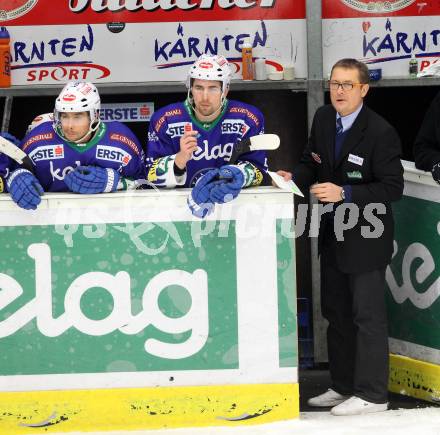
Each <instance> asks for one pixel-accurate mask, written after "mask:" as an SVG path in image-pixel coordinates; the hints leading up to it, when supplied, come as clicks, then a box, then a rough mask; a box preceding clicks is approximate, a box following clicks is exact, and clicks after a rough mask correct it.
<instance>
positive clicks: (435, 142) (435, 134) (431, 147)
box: [414, 92, 440, 184]
mask: <svg viewBox="0 0 440 435" xmlns="http://www.w3.org/2000/svg"><path fill="white" fill-rule="evenodd" d="M414 158H415V164H416V168H418V169H422V170H423V171H430V172H431V174H432V178H433V179H434V181H436V182H437V183H438V184H440V92H439V93H438V94H437V96H436V97H435V98H434V100H433V102H432V103H431V106H430V107H429V109H428V111H427V112H426V115H425V118H424V120H423V123H422V125H421V126H420V130H419V132H418V134H417V137H416V140H415V142H414Z"/></svg>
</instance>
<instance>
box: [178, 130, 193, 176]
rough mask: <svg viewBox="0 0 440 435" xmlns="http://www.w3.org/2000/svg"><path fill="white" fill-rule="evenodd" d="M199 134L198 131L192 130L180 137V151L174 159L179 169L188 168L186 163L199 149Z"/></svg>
mask: <svg viewBox="0 0 440 435" xmlns="http://www.w3.org/2000/svg"><path fill="white" fill-rule="evenodd" d="M197 134H198V132H197V131H195V130H190V131H186V132H185V134H184V135H183V136H182V137H181V138H180V151H179V152H178V153H177V154H176V158H175V160H174V163H175V164H176V165H177V167H178V168H179V169H185V168H186V164H187V163H188V161H189V160H191V159H192V156H193V153H194V151H196V150H197Z"/></svg>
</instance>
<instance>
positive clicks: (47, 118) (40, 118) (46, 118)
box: [26, 112, 53, 134]
mask: <svg viewBox="0 0 440 435" xmlns="http://www.w3.org/2000/svg"><path fill="white" fill-rule="evenodd" d="M43 122H52V123H53V113H52V112H49V113H42V114H41V115H37V116H36V117H35V118H34V119H33V120H32V122H31V123H30V124H29V125H28V128H27V130H26V134H28V133H30V132H31V131H32V130H33V129H34V128H36V127H38V126H39V125H40V124H43Z"/></svg>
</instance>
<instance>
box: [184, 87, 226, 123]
mask: <svg viewBox="0 0 440 435" xmlns="http://www.w3.org/2000/svg"><path fill="white" fill-rule="evenodd" d="M191 92H192V95H193V98H194V105H195V106H196V109H197V110H198V111H199V112H200V113H201V114H202V115H204V116H209V115H212V114H213V113H214V112H215V111H217V110H218V108H219V107H220V104H221V100H222V83H221V82H219V81H216V80H199V79H195V80H194V81H193V85H192V88H191Z"/></svg>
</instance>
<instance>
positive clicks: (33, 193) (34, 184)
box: [7, 169, 44, 210]
mask: <svg viewBox="0 0 440 435" xmlns="http://www.w3.org/2000/svg"><path fill="white" fill-rule="evenodd" d="M7 183H8V190H9V193H10V194H11V197H12V199H13V200H14V202H15V203H16V204H17V205H18V206H19V207H21V208H24V209H26V210H35V209H36V208H37V205H38V204H39V203H40V202H41V195H42V194H43V193H44V191H43V188H42V187H41V184H40V183H39V181H38V180H37V179H36V178H35V175H34V174H32V172H30V171H28V170H27V169H16V170H15V171H14V172H12V174H11V175H10V176H9V178H8V181H7Z"/></svg>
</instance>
